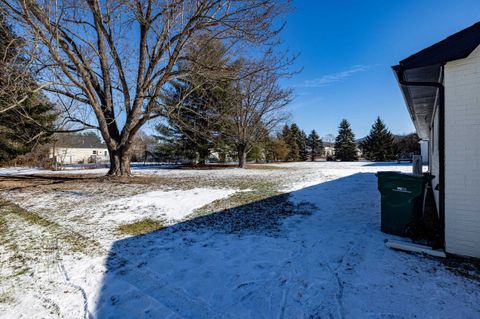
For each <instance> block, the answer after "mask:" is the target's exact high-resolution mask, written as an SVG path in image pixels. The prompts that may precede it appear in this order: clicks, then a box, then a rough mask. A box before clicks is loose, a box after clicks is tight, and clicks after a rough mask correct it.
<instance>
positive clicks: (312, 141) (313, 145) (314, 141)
mask: <svg viewBox="0 0 480 319" xmlns="http://www.w3.org/2000/svg"><path fill="white" fill-rule="evenodd" d="M307 142H308V147H309V148H310V159H311V161H312V162H313V161H315V158H316V157H317V156H322V154H323V150H324V147H323V141H322V139H321V138H320V136H318V134H317V132H316V131H315V130H313V131H312V132H311V133H310V135H308V139H307Z"/></svg>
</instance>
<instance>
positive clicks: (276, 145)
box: [265, 138, 290, 162]
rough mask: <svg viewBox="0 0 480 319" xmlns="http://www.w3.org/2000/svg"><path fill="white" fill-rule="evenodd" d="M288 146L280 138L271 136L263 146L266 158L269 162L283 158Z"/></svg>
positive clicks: (287, 151) (285, 155)
mask: <svg viewBox="0 0 480 319" xmlns="http://www.w3.org/2000/svg"><path fill="white" fill-rule="evenodd" d="M289 151H290V150H289V148H288V146H287V144H286V143H285V142H284V140H283V139H281V138H273V139H270V140H269V141H268V143H267V144H266V148H265V153H266V154H265V155H266V160H267V161H269V162H278V161H281V160H285V158H286V157H287V156H288V153H289Z"/></svg>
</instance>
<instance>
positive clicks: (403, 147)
mask: <svg viewBox="0 0 480 319" xmlns="http://www.w3.org/2000/svg"><path fill="white" fill-rule="evenodd" d="M419 142H420V139H419V138H418V135H417V134H416V133H412V134H408V135H405V136H400V137H398V138H397V142H396V145H395V146H396V147H395V148H396V153H398V154H404V155H405V154H420V143H419Z"/></svg>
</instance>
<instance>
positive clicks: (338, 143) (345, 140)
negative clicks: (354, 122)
mask: <svg viewBox="0 0 480 319" xmlns="http://www.w3.org/2000/svg"><path fill="white" fill-rule="evenodd" d="M335 158H336V159H337V160H340V161H356V160H357V159H358V155H357V146H356V145H355V135H354V134H353V132H352V129H351V128H350V123H348V121H347V120H346V119H343V120H342V121H341V122H340V126H339V128H338V136H337V137H336V139H335Z"/></svg>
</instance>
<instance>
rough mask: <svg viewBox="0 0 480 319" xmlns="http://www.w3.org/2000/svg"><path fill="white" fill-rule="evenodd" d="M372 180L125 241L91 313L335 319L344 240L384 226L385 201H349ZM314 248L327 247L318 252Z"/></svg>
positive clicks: (324, 186) (114, 253)
mask: <svg viewBox="0 0 480 319" xmlns="http://www.w3.org/2000/svg"><path fill="white" fill-rule="evenodd" d="M374 178H375V177H374V175H373V174H370V173H358V174H355V175H352V176H348V177H345V178H340V179H337V180H333V181H329V182H325V183H321V184H318V185H315V186H311V187H307V188H304V189H301V190H298V191H293V192H290V193H288V194H283V195H278V196H274V197H270V198H267V199H264V200H260V201H257V202H253V203H249V204H246V205H243V206H239V207H235V208H232V209H226V210H222V211H219V212H215V213H212V214H210V215H206V216H202V217H197V218H194V219H191V220H187V221H184V222H181V223H179V224H175V225H173V226H170V227H167V228H165V229H162V230H159V231H155V232H152V233H149V234H145V235H141V236H135V237H130V238H126V239H123V240H119V241H117V242H115V243H114V244H113V245H112V247H111V250H110V252H109V255H108V261H107V263H106V267H107V271H106V273H105V274H104V278H103V283H102V288H101V290H100V295H99V297H98V299H97V304H96V305H95V309H96V310H95V313H94V314H92V315H93V317H95V318H102V319H103V318H134V317H135V318H167V317H172V318H175V317H186V318H215V317H227V318H228V317H236V318H245V317H252V318H253V317H255V318H260V317H277V316H283V315H284V316H285V317H287V318H288V317H292V316H295V317H296V316H298V315H300V314H303V315H305V316H307V317H308V316H313V317H315V316H316V315H322V317H323V315H327V316H328V315H333V316H337V315H338V314H339V312H342V309H341V304H339V301H338V300H337V299H336V298H337V297H336V296H337V291H338V287H337V286H338V282H337V280H338V278H337V277H336V276H335V272H334V271H333V270H332V269H330V267H332V266H331V264H330V263H331V262H332V260H333V262H334V264H335V265H336V263H338V262H339V261H340V260H341V259H342V258H343V257H342V254H341V252H344V251H345V250H346V249H348V246H349V245H352V242H351V241H350V240H349V237H350V236H348V235H347V236H346V234H348V233H350V232H353V233H355V232H356V231H358V226H360V227H361V228H364V227H368V226H370V227H371V228H372V230H374V229H375V228H376V229H378V222H377V221H376V219H377V216H378V206H377V205H376V202H378V198H377V197H375V196H373V198H372V199H371V201H369V200H368V198H369V197H371V196H370V195H368V196H367V198H364V197H362V196H359V197H360V198H362V200H361V202H360V203H359V202H358V201H356V200H349V198H350V197H351V194H352V192H365V189H367V190H368V191H367V193H368V192H370V193H371V192H372V191H373V192H376V188H375V186H374V185H375V183H373V180H374ZM339 189H342V191H339ZM332 197H334V198H332ZM312 203H316V204H317V207H315V206H314V205H313V204H312ZM339 203H342V204H341V205H340V204H339ZM287 217H290V218H287ZM369 224H370V225H369ZM317 244H319V245H320V247H322V250H323V251H322V250H319V249H313V250H312V249H311V248H312V247H313V246H316V245H317ZM379 244H381V243H379ZM312 266H313V267H312ZM312 277H315V280H313V279H312ZM322 296H328V298H324V297H322Z"/></svg>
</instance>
